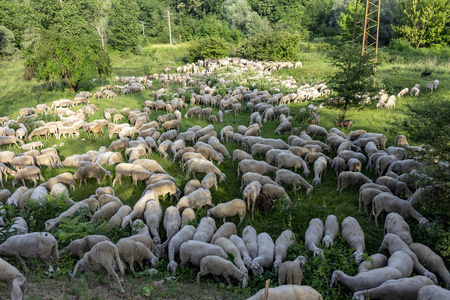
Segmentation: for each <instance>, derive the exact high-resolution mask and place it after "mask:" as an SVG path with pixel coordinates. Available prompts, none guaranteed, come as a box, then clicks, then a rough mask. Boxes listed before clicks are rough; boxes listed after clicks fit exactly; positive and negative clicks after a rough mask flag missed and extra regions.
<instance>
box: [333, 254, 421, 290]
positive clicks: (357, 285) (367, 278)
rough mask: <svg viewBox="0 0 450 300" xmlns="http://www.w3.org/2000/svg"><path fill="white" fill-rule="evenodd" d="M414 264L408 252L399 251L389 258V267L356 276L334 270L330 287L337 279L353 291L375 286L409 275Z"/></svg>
mask: <svg viewBox="0 0 450 300" xmlns="http://www.w3.org/2000/svg"><path fill="white" fill-rule="evenodd" d="M413 265H414V264H413V261H412V259H411V258H410V257H409V256H408V255H407V254H406V253H404V252H402V251H397V252H395V253H393V254H392V255H391V257H390V258H389V261H388V266H387V267H383V268H379V269H374V270H370V271H367V272H362V273H358V274H357V275H356V276H348V275H346V274H345V273H344V272H342V271H339V270H336V271H334V272H333V275H332V277H331V284H330V287H331V286H332V285H333V284H334V282H335V281H340V282H342V283H343V284H344V285H345V286H347V287H348V288H349V289H350V290H352V291H353V292H357V291H361V290H367V289H371V288H375V287H378V286H380V285H381V284H383V283H384V282H386V281H387V280H391V279H400V278H406V277H409V276H410V275H411V273H412V271H413Z"/></svg>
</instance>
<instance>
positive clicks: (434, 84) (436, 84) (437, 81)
mask: <svg viewBox="0 0 450 300" xmlns="http://www.w3.org/2000/svg"><path fill="white" fill-rule="evenodd" d="M438 84H439V80H437V79H436V80H434V81H433V89H435V90H436V89H437V87H438Z"/></svg>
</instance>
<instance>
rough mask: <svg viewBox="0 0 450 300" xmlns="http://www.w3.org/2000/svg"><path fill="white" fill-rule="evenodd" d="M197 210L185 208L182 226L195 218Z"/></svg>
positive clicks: (182, 215)
mask: <svg viewBox="0 0 450 300" xmlns="http://www.w3.org/2000/svg"><path fill="white" fill-rule="evenodd" d="M195 217H196V215H195V211H194V210H193V209H192V208H189V207H188V208H185V209H184V210H183V212H182V213H181V228H183V227H184V226H185V225H187V224H188V223H189V222H190V221H193V220H195Z"/></svg>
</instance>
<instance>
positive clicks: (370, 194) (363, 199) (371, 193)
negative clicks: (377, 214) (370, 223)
mask: <svg viewBox="0 0 450 300" xmlns="http://www.w3.org/2000/svg"><path fill="white" fill-rule="evenodd" d="M381 193H383V191H380V190H379V189H375V188H365V189H363V190H360V192H359V198H358V203H359V209H361V207H362V206H363V205H364V211H365V212H366V214H367V206H369V205H370V204H372V201H373V198H375V196H377V195H379V194H381ZM370 217H371V215H369V218H370Z"/></svg>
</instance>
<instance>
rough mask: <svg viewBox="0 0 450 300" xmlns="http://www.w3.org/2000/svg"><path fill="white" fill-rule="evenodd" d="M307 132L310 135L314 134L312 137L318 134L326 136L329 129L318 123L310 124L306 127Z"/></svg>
mask: <svg viewBox="0 0 450 300" xmlns="http://www.w3.org/2000/svg"><path fill="white" fill-rule="evenodd" d="M305 133H306V134H308V135H311V134H312V136H311V137H314V136H316V135H318V136H325V137H326V136H327V135H328V132H327V130H326V129H325V128H323V127H321V126H318V125H309V126H308V128H306V130H305Z"/></svg>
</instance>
